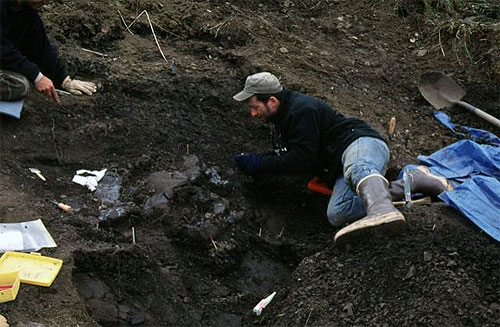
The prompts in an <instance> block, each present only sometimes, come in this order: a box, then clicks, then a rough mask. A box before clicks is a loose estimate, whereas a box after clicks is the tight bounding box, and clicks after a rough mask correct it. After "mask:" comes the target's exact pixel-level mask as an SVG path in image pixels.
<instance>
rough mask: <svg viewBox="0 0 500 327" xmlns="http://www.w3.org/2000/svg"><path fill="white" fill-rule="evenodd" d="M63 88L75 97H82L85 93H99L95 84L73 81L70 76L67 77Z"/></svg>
mask: <svg viewBox="0 0 500 327" xmlns="http://www.w3.org/2000/svg"><path fill="white" fill-rule="evenodd" d="M61 86H62V88H63V89H65V90H66V91H68V92H69V93H71V94H75V95H82V94H83V93H85V94H87V95H92V93H95V92H96V91H97V86H96V85H95V84H94V83H92V82H84V81H79V80H77V79H71V78H70V77H69V76H66V78H65V79H64V81H63V82H62V84H61Z"/></svg>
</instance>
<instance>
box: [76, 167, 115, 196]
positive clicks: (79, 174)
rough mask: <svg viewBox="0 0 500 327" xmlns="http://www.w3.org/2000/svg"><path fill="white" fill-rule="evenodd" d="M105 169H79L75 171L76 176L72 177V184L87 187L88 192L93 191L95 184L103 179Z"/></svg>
mask: <svg viewBox="0 0 500 327" xmlns="http://www.w3.org/2000/svg"><path fill="white" fill-rule="evenodd" d="M106 170H107V169H103V170H86V169H80V170H77V171H76V175H75V176H73V182H75V183H77V184H80V185H83V186H87V187H88V188H89V190H91V191H95V190H96V188H97V184H99V181H100V180H101V179H102V178H103V177H104V174H105V173H106Z"/></svg>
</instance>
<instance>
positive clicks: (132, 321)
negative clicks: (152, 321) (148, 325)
mask: <svg viewBox="0 0 500 327" xmlns="http://www.w3.org/2000/svg"><path fill="white" fill-rule="evenodd" d="M144 321H145V319H144V317H143V316H133V317H131V318H130V319H129V323H130V324H131V325H132V326H136V325H140V324H143V323H144Z"/></svg>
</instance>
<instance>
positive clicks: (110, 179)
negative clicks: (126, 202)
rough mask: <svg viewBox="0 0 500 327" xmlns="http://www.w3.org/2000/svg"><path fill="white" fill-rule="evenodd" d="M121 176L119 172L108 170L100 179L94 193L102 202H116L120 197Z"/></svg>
mask: <svg viewBox="0 0 500 327" xmlns="http://www.w3.org/2000/svg"><path fill="white" fill-rule="evenodd" d="M120 188H121V178H120V176H118V174H117V173H115V172H112V171H109V170H108V171H107V172H106V174H105V175H104V177H103V178H102V179H101V180H100V181H99V184H98V185H97V189H96V191H95V193H94V195H95V197H97V199H99V201H100V202H101V203H102V204H105V205H107V204H114V203H116V202H118V200H119V199H120Z"/></svg>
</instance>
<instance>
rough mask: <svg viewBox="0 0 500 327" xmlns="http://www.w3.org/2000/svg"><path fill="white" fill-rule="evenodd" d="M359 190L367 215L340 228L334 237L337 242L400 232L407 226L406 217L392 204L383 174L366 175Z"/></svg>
mask: <svg viewBox="0 0 500 327" xmlns="http://www.w3.org/2000/svg"><path fill="white" fill-rule="evenodd" d="M357 192H358V194H359V195H360V196H361V198H362V199H363V203H364V205H365V209H366V213H367V215H366V217H365V218H363V219H360V220H357V221H355V222H353V223H352V224H350V225H347V226H346V227H344V228H342V229H341V230H339V231H338V232H337V233H336V234H335V238H334V241H335V242H336V243H346V242H349V241H351V240H353V239H356V238H359V237H360V236H363V235H367V234H373V233H378V232H382V233H384V234H385V233H394V232H399V231H401V230H402V229H403V228H404V227H405V225H406V221H405V217H404V216H403V214H402V213H401V212H399V211H398V210H397V209H396V208H395V207H394V206H393V205H392V200H391V194H390V193H389V189H388V182H387V180H386V179H385V178H384V177H383V176H381V175H370V176H367V177H365V179H363V180H361V182H359V184H358V186H357Z"/></svg>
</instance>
